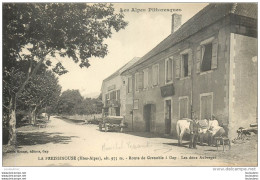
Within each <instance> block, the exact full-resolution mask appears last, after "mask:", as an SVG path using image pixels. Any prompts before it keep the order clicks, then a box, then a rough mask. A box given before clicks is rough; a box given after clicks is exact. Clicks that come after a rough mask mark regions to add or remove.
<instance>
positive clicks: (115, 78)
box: [101, 57, 140, 116]
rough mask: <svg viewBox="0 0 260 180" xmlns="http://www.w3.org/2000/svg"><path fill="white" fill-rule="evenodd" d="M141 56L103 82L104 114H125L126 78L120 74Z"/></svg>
mask: <svg viewBox="0 0 260 180" xmlns="http://www.w3.org/2000/svg"><path fill="white" fill-rule="evenodd" d="M139 59H140V58H138V57H135V58H133V59H132V60H131V61H129V62H128V63H127V64H125V65H124V66H123V67H121V68H120V69H118V70H117V71H116V72H115V73H113V74H112V75H110V76H109V77H107V78H106V79H104V80H103V82H102V87H101V93H102V103H103V104H104V107H103V110H102V114H103V116H125V114H126V107H125V104H126V84H125V83H126V81H127V80H126V79H125V77H123V76H121V75H120V74H121V73H122V71H124V70H125V69H127V68H128V67H129V66H131V65H133V64H134V63H135V62H137V61H138V60H139Z"/></svg>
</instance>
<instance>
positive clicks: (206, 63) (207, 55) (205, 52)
mask: <svg viewBox="0 0 260 180" xmlns="http://www.w3.org/2000/svg"><path fill="white" fill-rule="evenodd" d="M201 50H202V53H201V54H202V58H201V59H202V61H201V72H205V71H209V70H211V61H212V43H210V44H205V45H203V46H202V48H201Z"/></svg>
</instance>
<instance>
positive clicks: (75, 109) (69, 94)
mask: <svg viewBox="0 0 260 180" xmlns="http://www.w3.org/2000/svg"><path fill="white" fill-rule="evenodd" d="M102 107H103V104H102V101H101V100H100V99H98V98H85V99H84V98H83V97H82V96H81V94H80V92H79V90H67V91H64V92H63V93H62V94H61V96H60V98H59V101H58V106H57V111H58V113H59V114H63V115H75V114H78V115H83V114H85V115H88V114H99V113H101V112H102Z"/></svg>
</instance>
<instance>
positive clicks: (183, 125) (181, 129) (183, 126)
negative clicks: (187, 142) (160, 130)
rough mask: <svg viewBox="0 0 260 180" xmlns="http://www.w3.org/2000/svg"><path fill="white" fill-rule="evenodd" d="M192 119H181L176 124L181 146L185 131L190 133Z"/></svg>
mask: <svg viewBox="0 0 260 180" xmlns="http://www.w3.org/2000/svg"><path fill="white" fill-rule="evenodd" d="M191 121H192V120H191V119H188V118H186V119H181V120H178V121H177V124H176V132H177V135H178V144H179V146H180V145H182V137H183V135H184V134H185V133H187V134H190V122H191Z"/></svg>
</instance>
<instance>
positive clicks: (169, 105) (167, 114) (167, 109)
mask: <svg viewBox="0 0 260 180" xmlns="http://www.w3.org/2000/svg"><path fill="white" fill-rule="evenodd" d="M171 123H172V103H171V100H165V134H170V133H171Z"/></svg>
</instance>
